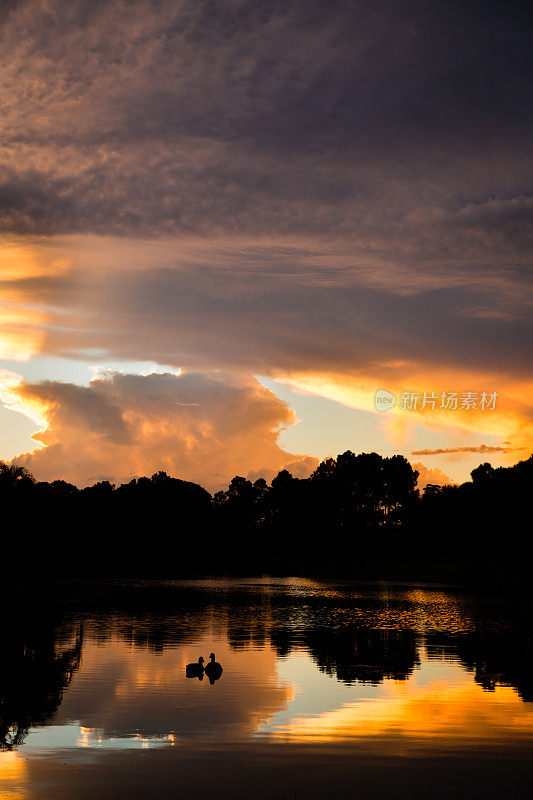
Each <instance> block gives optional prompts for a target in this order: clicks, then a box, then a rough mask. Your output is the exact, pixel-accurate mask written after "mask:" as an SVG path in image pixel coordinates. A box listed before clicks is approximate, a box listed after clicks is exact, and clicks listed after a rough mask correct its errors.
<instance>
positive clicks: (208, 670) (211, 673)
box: [205, 653, 222, 684]
mask: <svg viewBox="0 0 533 800" xmlns="http://www.w3.org/2000/svg"><path fill="white" fill-rule="evenodd" d="M209 658H210V661H209V662H208V664H207V665H206V667H205V674H206V675H207V677H208V678H209V682H210V683H211V684H213V683H214V682H215V681H218V679H219V678H220V676H221V675H222V667H221V665H220V664H219V663H218V661H215V654H214V653H211V655H210V656H209Z"/></svg>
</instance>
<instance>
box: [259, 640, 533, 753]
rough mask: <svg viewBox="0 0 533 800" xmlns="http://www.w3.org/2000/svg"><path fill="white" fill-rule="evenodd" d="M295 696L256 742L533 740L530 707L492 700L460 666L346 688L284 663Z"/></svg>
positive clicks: (428, 667) (512, 695) (427, 666)
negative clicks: (403, 678)
mask: <svg viewBox="0 0 533 800" xmlns="http://www.w3.org/2000/svg"><path fill="white" fill-rule="evenodd" d="M279 674H280V678H281V679H283V678H284V677H287V676H289V675H290V676H291V678H292V680H293V681H294V685H295V694H294V698H293V700H292V701H289V703H288V706H287V708H285V709H283V710H282V711H281V712H279V713H278V714H276V715H275V716H274V717H273V718H272V719H271V720H269V723H268V725H265V726H263V727H262V728H261V729H260V730H258V732H257V733H258V734H259V735H262V736H268V737H270V738H273V739H277V740H283V741H286V742H291V743H297V742H302V743H303V742H335V741H339V742H340V741H347V740H350V739H359V738H365V737H367V738H371V737H383V738H386V737H402V739H403V740H404V741H405V743H409V742H411V743H412V744H414V745H415V746H416V747H419V746H420V742H421V740H423V743H424V745H425V746H426V747H429V748H438V747H439V746H446V745H447V744H449V743H450V742H456V741H459V740H460V741H461V743H462V745H464V744H465V743H467V742H468V741H469V740H470V741H472V742H474V743H479V742H480V741H490V740H497V741H499V742H501V741H504V740H511V739H513V740H514V739H516V737H524V738H527V739H532V738H533V706H531V705H529V704H526V703H524V702H523V701H522V700H521V699H520V697H519V696H518V694H517V692H516V691H515V690H514V689H512V688H510V687H507V686H498V687H497V688H496V689H495V690H494V691H492V692H487V691H486V690H484V689H483V688H482V687H481V686H479V685H478V684H476V683H474V682H473V680H472V676H471V675H470V674H469V673H467V672H465V671H464V669H463V668H462V667H461V666H460V665H459V664H457V663H453V662H449V661H439V662H434V661H433V662H429V661H425V660H423V661H422V663H421V665H420V666H419V667H418V668H417V669H416V670H415V671H414V672H413V674H412V675H411V676H410V677H409V678H408V679H407V680H387V679H385V680H384V681H383V682H382V683H380V684H363V683H356V684H355V685H351V686H348V685H343V684H341V683H339V682H338V681H337V680H336V679H335V678H334V677H332V676H330V675H326V674H324V673H320V672H319V671H318V670H317V668H316V665H315V664H314V663H313V662H312V660H311V658H310V657H309V656H308V655H306V654H305V653H300V654H297V655H293V656H290V657H289V658H286V659H282V660H281V661H280V668H279Z"/></svg>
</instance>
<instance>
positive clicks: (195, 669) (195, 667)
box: [185, 656, 204, 680]
mask: <svg viewBox="0 0 533 800" xmlns="http://www.w3.org/2000/svg"><path fill="white" fill-rule="evenodd" d="M185 675H186V676H187V678H200V680H201V679H202V678H203V677H204V657H203V656H200V658H199V659H198V661H193V662H192V664H187V666H186V667H185Z"/></svg>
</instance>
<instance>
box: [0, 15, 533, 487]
mask: <svg viewBox="0 0 533 800" xmlns="http://www.w3.org/2000/svg"><path fill="white" fill-rule="evenodd" d="M529 11H530V9H529V4H528V3H525V2H519V1H518V0H517V2H512V3H501V2H497V1H496V0H485V1H484V2H480V0H474V2H471V3H466V4H465V3H464V2H463V0H443V1H442V2H437V3H436V2H434V0H414V1H413V2H404V3H398V2H396V0H380V2H378V3H373V4H372V3H354V2H351V0H291V2H290V3H287V2H281V0H273V1H272V2H270V3H268V4H265V3H263V2H260V0H206V1H205V2H197V1H196V0H180V2H177V3H162V2H159V0H128V1H126V0H124V1H123V2H121V1H120V0H117V2H113V3H107V2H95V0H72V2H69V3H68V4H67V5H65V3H63V2H61V1H60V0H46V1H45V0H19V1H17V0H13V2H9V3H4V4H2V6H1V9H0V47H1V48H2V52H5V53H8V54H9V58H6V59H4V63H3V66H2V70H3V75H2V85H3V97H2V145H3V147H2V153H1V155H0V234H3V236H4V239H5V241H4V242H1V243H0V357H3V358H4V359H12V360H15V359H18V360H20V361H24V360H28V359H31V358H32V356H35V355H38V354H45V355H46V356H69V357H75V358H80V359H83V358H90V359H91V361H98V360H104V359H113V360H115V361H117V360H150V361H155V362H157V363H159V364H165V365H167V364H169V365H174V366H175V367H177V368H185V369H187V370H190V371H193V370H195V371H197V370H200V371H207V370H216V369H224V370H227V371H230V372H232V373H235V372H240V373H241V374H242V375H248V376H250V375H251V374H259V375H268V376H271V377H272V376H273V377H277V378H278V379H282V380H286V381H287V382H289V383H291V384H292V385H293V386H303V387H306V388H309V389H311V390H312V391H314V392H316V393H318V394H322V395H324V396H327V397H330V398H333V399H336V400H339V401H341V402H343V403H346V404H348V405H353V406H354V407H356V408H364V409H365V410H370V409H371V408H372V402H373V396H374V393H375V391H376V390H377V389H378V388H385V389H387V390H389V391H393V392H395V393H400V392H402V391H404V390H417V391H420V392H423V391H436V390H439V391H479V392H481V391H491V392H492V391H496V392H498V393H499V399H498V409H497V411H496V413H494V414H493V415H492V416H491V417H488V416H486V417H481V416H479V415H475V414H474V415H473V414H462V413H457V414H455V415H453V416H452V415H447V416H446V415H444V416H443V415H439V414H433V415H431V414H425V415H420V414H413V415H411V419H412V420H413V422H414V421H416V423H417V424H420V425H423V426H426V427H428V428H429V427H431V426H433V428H435V427H439V426H440V428H441V429H442V430H447V429H448V428H455V429H456V433H457V432H460V435H461V438H459V439H458V438H455V439H454V440H453V441H454V442H456V441H461V439H462V437H463V436H465V437H466V436H467V435H468V434H469V433H470V432H472V431H475V432H478V433H479V434H480V436H483V437H484V438H485V436H487V435H492V436H495V437H502V438H506V439H508V440H509V441H510V442H511V447H512V448H513V449H517V448H528V447H531V446H532V444H533V405H532V401H531V397H532V396H533V395H532V390H533V384H532V381H531V345H532V341H533V330H532V327H533V323H532V314H531V310H532V307H533V292H532V286H531V248H532V245H533V226H532V225H531V219H532V211H533V195H532V191H531V169H530V165H531V164H533V158H532V155H533V153H532V144H533V135H532V133H533V131H532V127H533V123H532V118H531V114H530V87H531V81H532V77H533V76H532V69H531V66H532V57H531V46H530V41H529V40H530V36H529ZM7 366H8V367H9V366H10V365H7ZM244 380H249V378H246V379H244ZM71 401H72V402H74V401H73V400H72V398H70V400H69V402H71ZM65 402H67V401H66V400H65ZM76 402H80V403H82V400H81V397H78V398H77V400H76ZM95 409H96V404H95ZM94 413H95V414H96V413H97V412H96V410H95V411H94ZM394 415H396V411H394V412H393V414H392V415H391V416H394ZM385 424H387V425H389V428H390V430H391V431H392V432H394V429H395V430H396V434H397V435H398V436H400V434H401V430H403V431H404V432H405V431H406V430H407V429H408V428H409V425H408V424H407V423H406V421H405V420H401V419H396V420H395V421H394V422H393V423H385ZM49 430H51V428H50V429H49ZM396 434H395V435H396ZM106 435H107V434H106ZM462 440H463V441H465V439H462ZM466 440H467V441H468V439H466ZM482 441H483V440H482ZM486 441H490V439H489V440H486ZM425 443H426V442H424V444H425ZM123 446H124V447H126V445H123ZM433 449H434V448H433ZM443 449H446V448H443ZM47 450H48V456H47V458H50V452H51V447H50V446H48V448H47ZM309 452H312V448H309ZM124 453H125V454H127V453H129V451H127V450H124ZM503 455H504V456H506V457H509V458H510V454H509V455H508V454H505V453H504V454H503ZM35 458H37V456H35ZM43 458H44V455H43ZM262 466H264V467H265V468H270V469H275V468H277V467H276V466H275V464H274V462H271V461H268V460H267V461H265V464H264V465H261V464H258V463H257V462H255V461H254V462H253V463H250V464H249V467H248V469H247V470H245V471H252V472H255V471H256V470H257V469H259V468H261V467H262ZM241 471H243V470H241Z"/></svg>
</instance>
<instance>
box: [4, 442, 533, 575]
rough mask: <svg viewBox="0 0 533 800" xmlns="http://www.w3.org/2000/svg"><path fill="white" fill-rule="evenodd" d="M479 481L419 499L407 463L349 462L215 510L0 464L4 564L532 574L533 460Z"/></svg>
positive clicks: (186, 484) (186, 497)
mask: <svg viewBox="0 0 533 800" xmlns="http://www.w3.org/2000/svg"><path fill="white" fill-rule="evenodd" d="M471 477H472V480H471V481H468V482H466V483H464V484H462V485H460V486H457V485H450V486H435V485H428V486H426V487H425V489H424V490H423V491H420V490H418V489H417V478H418V473H417V472H416V470H413V468H412V466H411V464H410V463H409V462H408V461H407V460H406V459H405V458H404V457H403V456H399V455H395V456H392V457H390V458H384V457H382V456H380V455H378V454H377V453H362V454H360V455H355V454H354V453H352V452H351V451H347V452H345V453H342V454H340V455H338V456H337V458H328V459H325V460H324V461H322V463H321V464H320V465H319V466H318V467H317V469H316V470H315V471H314V472H313V473H312V475H311V476H310V477H309V478H295V477H294V476H292V475H291V474H290V473H289V472H288V471H287V470H282V471H281V472H279V474H278V475H277V476H276V477H275V478H274V479H273V480H272V482H271V483H270V484H268V483H267V481H266V480H264V479H263V478H259V479H258V480H256V481H254V482H252V481H250V480H247V479H246V478H244V477H241V476H236V477H234V478H233V479H232V481H231V482H230V484H229V486H228V488H227V489H226V490H224V491H219V492H217V493H216V494H214V495H213V496H212V495H211V494H210V493H209V492H207V491H206V490H205V489H204V488H203V487H201V486H199V485H198V484H195V483H192V482H190V481H184V480H180V479H178V478H172V477H170V476H168V475H167V474H166V473H165V472H162V471H161V472H157V473H155V474H154V475H152V477H151V478H148V477H143V478H135V479H133V480H131V481H130V482H129V483H125V484H121V485H119V486H115V485H113V484H111V483H109V482H107V481H102V482H98V483H96V484H94V485H93V486H89V487H86V488H83V489H78V488H77V487H76V486H74V485H73V484H70V483H67V482H66V481H63V480H55V481H51V482H45V481H37V480H35V479H34V477H33V476H32V475H31V474H30V473H29V472H28V471H27V470H25V469H24V468H23V467H20V466H14V465H8V464H5V463H3V462H0V504H1V508H2V517H1V518H2V528H3V536H2V539H3V545H2V550H3V555H4V559H5V561H4V563H6V564H7V565H9V567H8V570H9V572H10V574H17V575H20V574H25V573H28V572H31V573H35V572H38V573H42V574H43V575H48V574H54V575H55V574H58V575H62V574H64V573H65V571H67V572H68V574H69V575H70V576H71V575H73V574H74V575H77V574H80V575H82V574H87V573H92V574H94V573H97V574H136V575H144V574H146V575H150V574H163V573H164V574H168V575H176V576H178V575H181V574H189V573H195V574H197V573H204V574H217V573H231V572H234V573H239V572H242V571H246V570H250V571H253V572H262V571H263V572H269V571H270V572H277V573H279V574H283V573H285V574H302V573H303V572H305V571H306V570H307V571H310V572H312V571H316V570H317V569H318V570H320V569H321V568H324V569H326V568H327V569H330V570H332V571H333V572H337V573H339V574H341V573H342V574H347V575H350V574H351V573H350V570H353V569H354V568H356V567H357V564H358V563H359V564H362V563H365V560H366V561H369V560H370V561H373V563H380V562H381V563H383V564H389V566H390V565H391V564H393V563H396V564H398V563H409V562H410V561H413V560H426V561H427V562H428V563H431V562H433V563H437V562H439V561H441V562H442V561H444V560H448V561H450V560H451V561H455V562H458V561H460V560H461V559H463V560H464V559H465V558H466V559H474V560H475V561H476V562H477V563H480V562H483V561H484V560H487V559H488V560H489V561H490V560H492V561H495V560H498V559H500V560H501V559H502V557H504V558H505V557H510V558H513V557H517V558H518V559H519V560H520V562H521V564H522V565H523V566H526V565H527V566H528V565H529V561H528V559H529V558H530V556H531V552H532V546H531V542H532V536H531V519H532V512H533V508H532V503H533V500H532V493H531V487H532V486H533V456H532V457H530V458H529V459H528V460H526V461H522V462H520V463H518V464H516V465H515V466H512V467H507V468H504V467H499V468H497V469H494V468H493V467H491V465H490V464H488V463H484V464H481V465H480V466H479V467H477V468H476V469H474V470H473V471H472V473H471ZM389 571H390V570H389ZM354 577H358V576H357V575H354ZM384 577H387V575H384ZM389 577H390V576H389Z"/></svg>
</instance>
